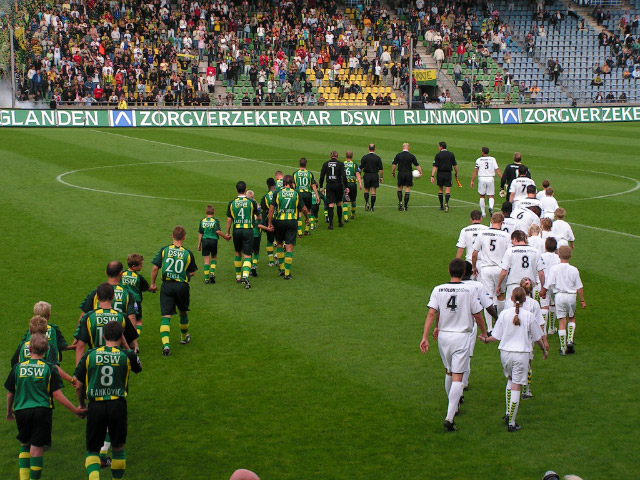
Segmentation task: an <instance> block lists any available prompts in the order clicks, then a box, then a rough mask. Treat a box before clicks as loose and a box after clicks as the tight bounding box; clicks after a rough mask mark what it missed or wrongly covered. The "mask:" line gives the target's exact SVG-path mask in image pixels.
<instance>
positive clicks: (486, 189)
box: [478, 177, 496, 197]
mask: <svg viewBox="0 0 640 480" xmlns="http://www.w3.org/2000/svg"><path fill="white" fill-rule="evenodd" d="M478 193H479V194H480V195H488V196H490V197H493V196H495V194H496V188H495V186H494V185H493V177H491V178H489V177H486V178H485V177H479V178H478Z"/></svg>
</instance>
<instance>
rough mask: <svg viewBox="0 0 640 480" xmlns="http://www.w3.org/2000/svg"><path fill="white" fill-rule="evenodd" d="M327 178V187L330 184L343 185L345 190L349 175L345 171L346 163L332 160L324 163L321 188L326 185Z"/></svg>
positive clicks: (321, 172) (321, 173)
mask: <svg viewBox="0 0 640 480" xmlns="http://www.w3.org/2000/svg"><path fill="white" fill-rule="evenodd" d="M325 177H326V178H327V185H329V184H330V183H334V184H335V183H342V184H343V185H344V187H345V188H346V187H347V174H346V172H345V171H344V163H342V162H341V161H340V160H335V159H333V158H332V159H331V160H328V161H326V162H324V165H322V170H321V171H320V188H322V185H323V184H324V179H325Z"/></svg>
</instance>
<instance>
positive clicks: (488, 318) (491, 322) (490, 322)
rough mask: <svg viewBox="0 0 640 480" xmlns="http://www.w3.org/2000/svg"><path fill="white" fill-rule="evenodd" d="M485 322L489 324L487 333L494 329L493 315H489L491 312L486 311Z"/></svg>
mask: <svg viewBox="0 0 640 480" xmlns="http://www.w3.org/2000/svg"><path fill="white" fill-rule="evenodd" d="M484 323H485V324H486V325H487V333H489V332H490V331H491V330H493V317H492V316H491V315H489V312H487V310H486V309H485V311H484Z"/></svg>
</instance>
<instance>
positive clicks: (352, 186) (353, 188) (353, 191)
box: [345, 183, 358, 202]
mask: <svg viewBox="0 0 640 480" xmlns="http://www.w3.org/2000/svg"><path fill="white" fill-rule="evenodd" d="M347 188H348V189H349V201H350V202H355V201H356V198H358V184H357V183H347ZM346 196H347V194H346V193H345V197H346ZM345 201H346V200H345Z"/></svg>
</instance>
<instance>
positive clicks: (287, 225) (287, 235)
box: [273, 220, 298, 245]
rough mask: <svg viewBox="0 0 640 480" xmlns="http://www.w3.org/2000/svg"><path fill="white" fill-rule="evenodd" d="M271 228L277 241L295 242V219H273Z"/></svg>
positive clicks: (296, 228) (296, 226) (296, 233)
mask: <svg viewBox="0 0 640 480" xmlns="http://www.w3.org/2000/svg"><path fill="white" fill-rule="evenodd" d="M273 228H274V233H275V235H276V242H277V243H282V242H285V243H286V244H287V245H295V244H296V238H297V235H298V221H297V220H274V221H273Z"/></svg>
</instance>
